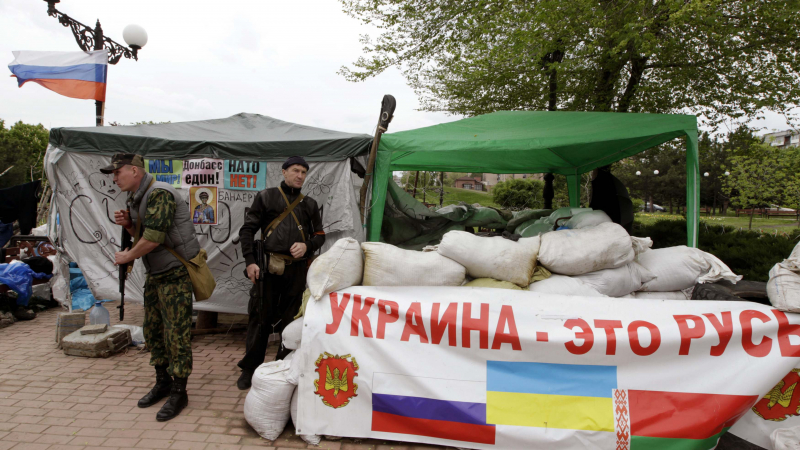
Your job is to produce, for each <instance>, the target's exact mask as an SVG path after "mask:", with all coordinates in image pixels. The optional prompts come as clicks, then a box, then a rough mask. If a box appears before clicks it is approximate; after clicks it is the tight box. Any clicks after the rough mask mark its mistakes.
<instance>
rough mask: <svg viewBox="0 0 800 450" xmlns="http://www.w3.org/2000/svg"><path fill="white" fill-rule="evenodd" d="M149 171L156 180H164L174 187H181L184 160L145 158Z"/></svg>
mask: <svg viewBox="0 0 800 450" xmlns="http://www.w3.org/2000/svg"><path fill="white" fill-rule="evenodd" d="M144 165H145V168H146V169H147V172H149V173H150V174H151V175H153V178H155V179H156V181H163V182H164V183H167V184H171V185H172V187H174V188H177V189H179V188H180V187H181V172H183V161H179V160H171V159H145V160H144Z"/></svg>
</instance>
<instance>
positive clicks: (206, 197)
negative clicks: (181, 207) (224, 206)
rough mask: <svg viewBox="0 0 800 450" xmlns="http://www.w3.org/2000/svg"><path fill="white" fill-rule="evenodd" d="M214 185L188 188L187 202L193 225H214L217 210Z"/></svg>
mask: <svg viewBox="0 0 800 450" xmlns="http://www.w3.org/2000/svg"><path fill="white" fill-rule="evenodd" d="M217 201H218V197H217V188H216V186H192V187H191V188H189V202H190V208H191V211H192V223H194V224H195V225H216V224H217V217H218V215H217V211H218V208H217V207H218V204H217Z"/></svg>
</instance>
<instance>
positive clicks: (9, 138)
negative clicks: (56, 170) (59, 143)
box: [0, 119, 50, 189]
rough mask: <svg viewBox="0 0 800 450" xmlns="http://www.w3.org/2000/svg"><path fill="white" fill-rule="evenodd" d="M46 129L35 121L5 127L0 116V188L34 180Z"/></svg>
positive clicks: (46, 137)
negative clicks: (34, 123)
mask: <svg viewBox="0 0 800 450" xmlns="http://www.w3.org/2000/svg"><path fill="white" fill-rule="evenodd" d="M49 137H50V132H49V131H48V130H47V129H46V128H45V127H43V126H42V125H41V124H39V125H29V124H26V123H22V122H17V123H15V124H14V125H12V126H11V128H6V126H5V121H3V120H2V119H0V173H3V172H4V171H6V169H8V168H9V167H11V166H13V168H11V170H9V171H8V172H6V173H5V175H3V176H1V177H0V189H2V188H7V187H11V186H16V185H18V184H23V183H27V182H30V181H33V180H38V179H40V178H41V177H42V158H43V157H44V152H45V150H46V149H47V142H48V140H49Z"/></svg>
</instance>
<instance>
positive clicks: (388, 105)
mask: <svg viewBox="0 0 800 450" xmlns="http://www.w3.org/2000/svg"><path fill="white" fill-rule="evenodd" d="M395 106H397V101H396V100H395V99H394V97H392V96H391V95H388V94H387V95H384V96H383V100H382V101H381V115H380V117H379V118H378V127H377V128H376V129H375V137H374V138H373V139H372V147H371V148H370V150H369V159H368V160H367V173H366V174H365V175H364V184H362V185H361V192H360V194H359V201H360V203H361V204H360V205H359V211H360V212H361V224H362V225H366V223H367V192H368V191H369V185H370V181H371V179H372V171H373V169H374V168H375V158H376V156H377V153H378V145H379V144H380V143H381V135H382V134H383V133H384V132H385V131H386V130H388V129H389V123H390V122H391V121H392V117H394V108H395Z"/></svg>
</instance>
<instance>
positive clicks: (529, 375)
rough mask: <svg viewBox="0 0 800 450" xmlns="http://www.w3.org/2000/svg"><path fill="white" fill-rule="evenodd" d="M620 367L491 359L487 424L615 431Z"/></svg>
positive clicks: (488, 362) (487, 394)
mask: <svg viewBox="0 0 800 450" xmlns="http://www.w3.org/2000/svg"><path fill="white" fill-rule="evenodd" d="M614 389H617V368H616V367H615V366H586V365H574V364H549V363H534V362H508V361H487V377H486V390H487V392H486V423H488V424H495V425H512V426H522V427H539V428H564V429H570V430H588V431H610V432H613V431H614V401H613V399H612V395H613V391H614Z"/></svg>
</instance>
